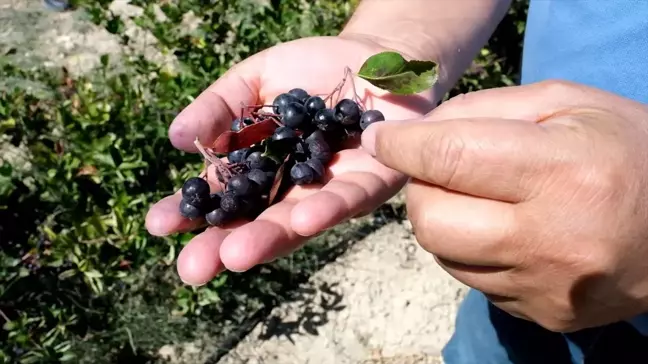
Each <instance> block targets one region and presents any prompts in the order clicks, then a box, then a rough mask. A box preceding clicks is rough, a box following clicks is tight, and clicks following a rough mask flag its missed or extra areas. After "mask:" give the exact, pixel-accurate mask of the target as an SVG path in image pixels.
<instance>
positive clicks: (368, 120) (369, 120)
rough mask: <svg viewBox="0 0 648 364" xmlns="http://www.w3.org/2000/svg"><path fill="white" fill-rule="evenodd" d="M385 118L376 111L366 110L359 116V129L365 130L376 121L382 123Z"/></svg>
mask: <svg viewBox="0 0 648 364" xmlns="http://www.w3.org/2000/svg"><path fill="white" fill-rule="evenodd" d="M384 120H385V116H384V115H383V113H381V112H380V111H378V110H367V111H365V112H363V113H362V116H360V129H362V130H365V129H367V127H368V126H369V125H371V124H373V123H375V122H377V121H384Z"/></svg>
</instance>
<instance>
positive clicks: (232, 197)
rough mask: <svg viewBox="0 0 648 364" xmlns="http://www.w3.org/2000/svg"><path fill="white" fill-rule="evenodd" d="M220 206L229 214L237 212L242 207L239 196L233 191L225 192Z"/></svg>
mask: <svg viewBox="0 0 648 364" xmlns="http://www.w3.org/2000/svg"><path fill="white" fill-rule="evenodd" d="M220 208H221V209H223V211H225V212H227V213H229V214H232V215H235V214H237V213H238V211H239V208H240V201H239V197H238V196H236V194H234V193H233V192H231V191H227V192H225V193H224V194H223V197H221V202H220Z"/></svg>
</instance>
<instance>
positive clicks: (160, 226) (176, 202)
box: [145, 192, 205, 236]
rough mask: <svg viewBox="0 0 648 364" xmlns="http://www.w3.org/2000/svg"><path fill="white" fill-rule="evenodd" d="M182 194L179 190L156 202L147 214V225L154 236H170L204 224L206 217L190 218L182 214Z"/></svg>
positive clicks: (147, 228)
mask: <svg viewBox="0 0 648 364" xmlns="http://www.w3.org/2000/svg"><path fill="white" fill-rule="evenodd" d="M181 200H182V196H181V194H180V192H177V193H175V194H173V195H171V196H167V197H165V198H163V199H162V200H160V201H158V202H157V203H155V204H154V205H153V206H151V208H150V209H149V211H148V212H147V214H146V218H145V226H146V230H148V232H149V234H151V235H153V236H168V235H171V234H175V233H179V232H187V231H192V230H195V229H197V228H199V227H200V226H202V225H204V223H205V221H204V219H196V220H189V219H187V218H184V217H182V215H180V209H179V206H180V201H181Z"/></svg>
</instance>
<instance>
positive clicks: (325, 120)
mask: <svg viewBox="0 0 648 364" xmlns="http://www.w3.org/2000/svg"><path fill="white" fill-rule="evenodd" d="M313 123H315V126H317V128H318V129H320V130H322V131H332V130H335V129H337V128H338V125H339V124H338V122H337V120H336V119H335V112H334V111H333V110H332V109H322V110H320V111H318V112H316V113H315V117H314V118H313Z"/></svg>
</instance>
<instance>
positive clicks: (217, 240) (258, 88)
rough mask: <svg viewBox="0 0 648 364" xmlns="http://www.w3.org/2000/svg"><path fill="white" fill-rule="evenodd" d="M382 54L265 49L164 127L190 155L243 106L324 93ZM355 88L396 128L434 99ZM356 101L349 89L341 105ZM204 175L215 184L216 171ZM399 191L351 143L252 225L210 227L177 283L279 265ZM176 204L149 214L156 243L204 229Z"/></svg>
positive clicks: (164, 203) (288, 46)
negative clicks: (319, 178)
mask: <svg viewBox="0 0 648 364" xmlns="http://www.w3.org/2000/svg"><path fill="white" fill-rule="evenodd" d="M385 50H386V49H385V48H382V47H380V46H378V45H377V44H374V43H371V42H369V41H364V40H358V39H343V38H339V37H320V38H305V39H300V40H296V41H293V42H289V43H284V44H281V45H278V46H275V47H272V48H269V49H267V50H266V51H263V52H261V53H258V54H256V55H254V56H252V57H251V58H249V59H246V60H245V61H243V62H241V63H240V64H238V65H236V66H235V67H233V68H232V69H231V70H229V71H228V72H227V73H226V74H225V75H223V77H221V78H220V79H219V80H217V81H216V82H215V83H214V84H213V85H211V86H210V87H209V88H208V89H207V90H205V91H204V92H203V93H202V94H201V95H199V96H198V97H197V98H196V99H195V100H194V101H193V102H192V103H191V104H190V105H188V106H187V107H186V108H185V109H184V110H183V111H182V112H181V113H180V114H179V115H178V117H177V118H176V119H175V120H174V122H173V123H172V124H171V126H170V128H169V138H170V140H171V143H173V145H174V146H175V147H176V148H178V149H181V150H185V151H191V152H196V151H197V149H196V147H195V145H194V141H195V139H196V138H198V140H199V141H200V143H201V144H203V145H209V144H210V143H212V142H213V141H214V140H215V139H216V138H217V137H218V135H219V134H220V133H222V132H223V131H225V130H228V129H229V128H230V125H231V122H232V120H233V119H234V118H235V117H236V116H237V115H238V113H239V112H240V107H241V104H246V105H254V104H269V103H272V100H273V99H274V98H275V97H276V96H277V95H279V94H280V93H283V92H286V91H288V90H290V89H292V88H294V87H301V88H303V89H305V90H307V91H308V92H309V93H310V94H329V93H330V92H331V91H332V90H333V89H334V88H335V87H336V86H337V85H338V83H339V82H340V81H341V80H342V77H343V76H344V70H345V68H346V67H350V68H351V69H352V70H356V71H357V70H358V69H359V67H360V66H361V65H362V63H363V62H364V61H365V60H366V59H367V58H368V57H369V56H371V55H373V54H375V53H378V52H381V51H385ZM295 55H303V57H296V56H295ZM341 55H344V57H341ZM405 56H407V55H406V54H405ZM354 84H355V86H356V92H357V93H358V95H359V96H361V97H362V98H363V99H364V101H365V104H366V106H367V108H372V109H378V110H381V111H382V112H383V113H384V115H385V117H386V118H388V119H392V120H394V119H395V120H401V119H413V118H417V117H420V116H422V115H424V114H425V113H426V112H428V111H429V110H431V109H432V107H433V105H434V104H435V103H434V100H433V96H432V93H431V92H430V93H427V94H425V95H414V96H410V97H396V96H393V95H389V94H388V93H386V92H385V91H382V90H379V89H377V88H375V87H373V86H371V85H370V84H369V83H367V82H365V81H363V80H360V79H358V78H357V77H356V78H354ZM352 95H353V90H352V87H351V83H350V82H347V83H346V87H345V88H344V90H343V94H342V97H349V98H350V97H352ZM211 168H213V167H210V169H211ZM208 173H210V175H211V176H214V174H213V170H212V171H208ZM405 182H406V177H405V176H404V175H403V174H401V173H399V172H396V171H394V170H393V169H390V168H388V167H385V166H384V165H382V164H380V163H379V162H378V161H376V160H375V159H374V158H373V157H372V156H370V155H369V154H367V153H366V152H365V151H364V150H363V149H362V148H361V147H359V146H358V145H357V144H356V145H355V146H351V147H350V149H345V150H343V151H341V152H339V153H338V154H337V155H336V156H335V157H334V159H333V161H332V162H331V164H330V165H329V166H328V171H327V176H326V177H325V179H324V182H323V183H322V184H318V185H309V186H302V187H300V186H296V187H294V188H292V189H291V190H290V191H289V192H288V193H287V195H286V196H285V198H283V199H282V200H281V201H280V202H278V203H276V204H274V205H273V206H271V207H270V208H268V209H267V210H265V211H264V212H263V213H262V214H261V215H260V216H259V217H258V218H257V219H256V220H255V221H252V222H246V223H241V224H238V225H236V226H228V227H227V228H226V229H221V228H215V227H211V228H208V229H207V230H206V231H204V232H203V233H201V234H199V235H197V236H196V237H194V238H193V239H192V240H191V242H189V244H188V245H187V246H186V247H185V248H184V249H183V250H182V252H181V253H180V255H179V257H178V262H177V268H178V273H179V275H180V278H181V279H182V280H183V281H184V282H186V283H187V284H191V285H201V284H204V283H206V282H208V281H209V280H211V279H212V278H214V277H215V276H216V275H217V274H219V273H220V272H222V271H224V270H226V269H227V270H231V271H237V272H241V271H246V270H248V269H250V268H252V267H254V266H255V265H257V264H261V263H264V262H268V261H272V260H274V259H276V258H278V257H282V256H285V255H287V254H289V253H291V252H292V251H294V250H295V249H297V248H299V247H300V246H301V245H302V244H303V243H305V242H306V241H307V240H308V239H309V238H310V237H312V236H315V235H317V234H318V233H320V232H322V231H324V230H326V229H328V228H330V227H332V226H335V225H336V224H338V223H340V222H343V221H345V220H348V219H349V218H351V217H354V216H357V215H361V214H366V213H368V212H370V211H372V210H373V209H375V208H376V207H378V206H379V205H380V204H382V203H384V202H385V201H386V200H387V199H389V198H390V197H391V196H393V195H394V194H395V193H397V192H398V191H399V190H400V189H401V188H402V187H403V185H404V184H405ZM212 188H213V189H214V190H215V189H216V188H217V186H216V184H213V185H212ZM180 199H181V196H180V193H179V191H178V192H177V193H175V194H174V195H172V196H168V197H166V198H164V199H162V200H161V201H159V202H157V203H156V204H154V205H153V206H152V207H151V209H150V210H149V212H148V215H147V217H146V227H147V229H148V231H149V232H150V233H151V234H152V235H156V236H167V235H171V234H175V233H178V232H184V231H189V230H192V229H194V228H196V227H197V224H200V223H202V222H192V221H189V220H187V219H184V218H183V217H182V216H180V213H179V210H178V204H179V202H180Z"/></svg>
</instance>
